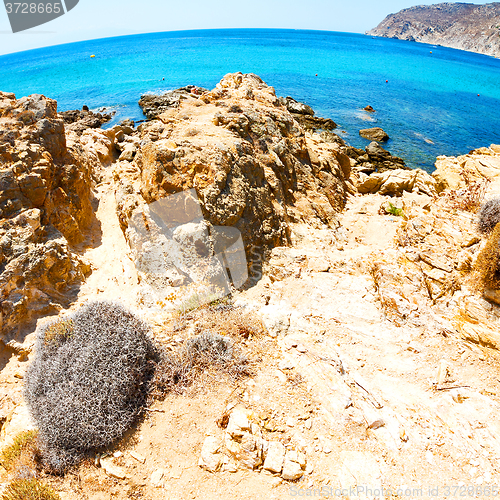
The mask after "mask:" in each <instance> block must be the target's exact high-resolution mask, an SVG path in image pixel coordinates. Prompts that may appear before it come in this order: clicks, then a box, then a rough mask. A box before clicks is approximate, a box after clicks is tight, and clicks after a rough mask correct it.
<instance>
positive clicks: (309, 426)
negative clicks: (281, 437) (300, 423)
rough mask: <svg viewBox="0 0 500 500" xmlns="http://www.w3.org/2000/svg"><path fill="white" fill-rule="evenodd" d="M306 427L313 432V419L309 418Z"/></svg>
mask: <svg viewBox="0 0 500 500" xmlns="http://www.w3.org/2000/svg"><path fill="white" fill-rule="evenodd" d="M304 427H305V428H306V429H307V430H311V428H312V419H311V418H308V419H307V420H306V421H305V422H304Z"/></svg>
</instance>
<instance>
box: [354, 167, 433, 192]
mask: <svg viewBox="0 0 500 500" xmlns="http://www.w3.org/2000/svg"><path fill="white" fill-rule="evenodd" d="M358 175H359V180H358V182H357V184H356V187H357V189H358V191H359V192H360V193H363V194H365V193H379V194H384V195H389V196H401V195H402V194H403V192H404V191H409V192H417V193H420V194H426V195H428V196H435V195H436V180H435V179H434V178H433V177H432V176H431V175H429V174H428V173H427V172H424V171H423V170H421V169H416V170H401V169H398V170H388V171H386V172H383V173H375V174H371V175H366V174H363V173H359V174H358Z"/></svg>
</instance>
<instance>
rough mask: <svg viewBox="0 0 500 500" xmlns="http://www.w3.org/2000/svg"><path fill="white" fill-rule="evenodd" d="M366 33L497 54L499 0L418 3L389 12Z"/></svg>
mask: <svg viewBox="0 0 500 500" xmlns="http://www.w3.org/2000/svg"><path fill="white" fill-rule="evenodd" d="M367 35H372V36H383V37H386V38H399V39H401V40H410V41H414V42H424V43H430V44H436V45H443V46H444V47H451V48H454V49H461V50H468V51H470V52H478V53H480V54H487V55H490V56H495V57H499V56H500V3H490V4H485V5H476V4H471V3H448V2H446V3H440V4H436V5H418V6H416V7H410V8H409V9H403V10H401V11H399V12H398V13H396V14H389V15H388V16H387V17H386V18H385V19H384V20H383V21H382V22H381V23H380V24H379V25H378V26H377V27H376V28H374V29H372V30H370V31H368V32H367Z"/></svg>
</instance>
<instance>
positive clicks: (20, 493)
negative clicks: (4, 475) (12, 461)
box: [1, 479, 61, 500]
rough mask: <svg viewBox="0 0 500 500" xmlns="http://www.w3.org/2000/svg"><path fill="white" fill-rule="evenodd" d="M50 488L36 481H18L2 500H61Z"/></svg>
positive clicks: (10, 486) (11, 484)
mask: <svg viewBox="0 0 500 500" xmlns="http://www.w3.org/2000/svg"><path fill="white" fill-rule="evenodd" d="M60 499H61V497H60V496H59V495H58V494H57V493H56V492H55V491H54V490H53V489H52V488H51V487H50V486H47V485H45V484H42V483H40V482H39V481H37V480H36V479H16V480H15V481H12V482H11V483H10V484H9V485H8V486H7V489H6V490H5V491H4V492H3V493H2V498H1V500H60Z"/></svg>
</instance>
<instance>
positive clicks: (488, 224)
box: [477, 198, 500, 234]
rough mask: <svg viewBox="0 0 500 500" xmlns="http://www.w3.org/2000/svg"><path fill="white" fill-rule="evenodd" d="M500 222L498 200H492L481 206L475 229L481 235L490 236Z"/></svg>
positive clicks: (499, 204)
mask: <svg viewBox="0 0 500 500" xmlns="http://www.w3.org/2000/svg"><path fill="white" fill-rule="evenodd" d="M499 222H500V198H492V199H491V200H488V201H487V202H485V203H484V204H483V205H482V206H481V210H480V211H479V214H478V221H477V228H478V230H479V232H480V233H482V234H490V233H491V232H492V231H493V229H495V226H496V225H497V224H498V223H499Z"/></svg>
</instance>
